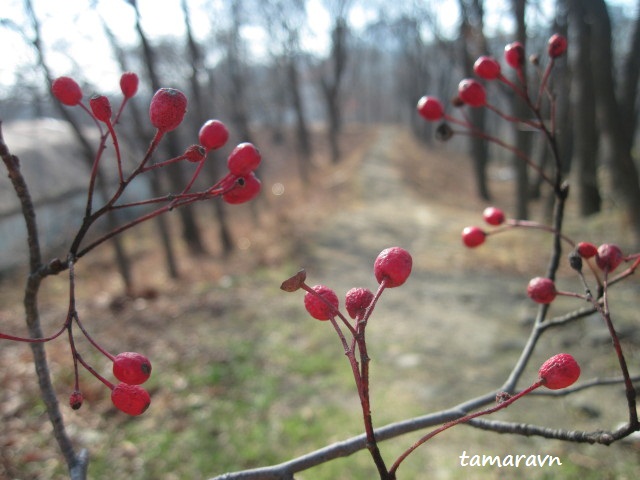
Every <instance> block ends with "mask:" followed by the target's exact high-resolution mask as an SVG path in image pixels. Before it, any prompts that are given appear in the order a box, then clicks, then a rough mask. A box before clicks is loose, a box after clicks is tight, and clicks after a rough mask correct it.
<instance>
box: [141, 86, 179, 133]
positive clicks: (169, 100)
mask: <svg viewBox="0 0 640 480" xmlns="http://www.w3.org/2000/svg"><path fill="white" fill-rule="evenodd" d="M186 112H187V97H185V95H184V94H183V93H182V92H181V91H180V90H176V89H175V88H161V89H160V90H158V91H157V92H156V93H155V94H154V95H153V98H152V99H151V105H150V106H149V118H150V119H151V124H152V125H153V126H154V127H156V128H157V129H158V130H160V131H161V132H169V131H171V130H174V129H175V128H177V127H178V125H180V123H182V119H183V118H184V114H185V113H186Z"/></svg>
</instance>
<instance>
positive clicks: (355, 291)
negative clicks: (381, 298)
mask: <svg viewBox="0 0 640 480" xmlns="http://www.w3.org/2000/svg"><path fill="white" fill-rule="evenodd" d="M372 300H373V293H372V292H371V290H369V289H368V288H352V289H351V290H349V291H348V292H347V295H346V298H345V303H344V305H345V307H346V309H347V313H348V314H349V316H350V317H351V318H353V319H355V318H362V317H363V316H364V312H365V311H366V310H367V307H368V306H369V305H371V301H372Z"/></svg>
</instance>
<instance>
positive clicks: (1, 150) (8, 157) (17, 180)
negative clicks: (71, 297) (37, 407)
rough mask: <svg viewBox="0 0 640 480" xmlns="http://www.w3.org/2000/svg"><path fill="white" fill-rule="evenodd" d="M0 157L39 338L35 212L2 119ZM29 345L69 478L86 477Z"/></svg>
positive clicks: (38, 351)
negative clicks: (23, 240) (23, 231)
mask: <svg viewBox="0 0 640 480" xmlns="http://www.w3.org/2000/svg"><path fill="white" fill-rule="evenodd" d="M0 156H2V161H3V162H4V164H5V166H6V168H7V172H8V173H9V179H10V180H11V185H12V186H13V189H14V191H15V192H16V196H17V197H18V200H19V201H20V205H21V207H22V216H23V217H24V221H25V225H26V228H27V246H28V250H29V268H30V270H29V277H28V278H27V284H26V286H25V292H24V300H23V302H24V308H25V320H26V323H27V328H28V330H29V335H30V336H31V338H42V337H43V336H44V335H43V332H42V327H41V324H40V313H39V311H38V292H39V290H40V283H41V282H42V278H43V276H42V275H41V274H40V273H39V272H40V269H41V267H42V255H41V250H40V243H39V241H38V228H37V224H36V213H35V209H34V207H33V202H32V201H31V195H30V194H29V189H28V188H27V184H26V182H25V180H24V177H23V176H22V172H21V171H20V161H19V160H18V157H16V156H15V155H12V154H11V152H10V151H9V148H8V147H7V145H6V143H5V142H4V137H3V135H2V122H0ZM30 346H31V350H32V352H33V360H34V363H35V367H36V374H37V376H38V384H39V386H40V393H41V396H42V401H43V402H44V404H45V406H46V409H47V414H48V416H49V421H50V422H51V425H52V427H53V434H54V436H55V438H56V441H57V442H58V445H59V446H60V450H61V451H62V455H63V456H64V458H65V461H66V462H67V466H68V468H69V473H70V475H71V478H72V479H74V480H83V479H85V478H86V472H87V463H88V457H87V453H86V451H82V452H80V454H76V452H75V450H74V448H73V445H72V443H71V440H70V438H69V436H68V435H67V432H66V429H65V427H64V423H63V420H62V413H61V412H60V406H59V404H58V399H57V398H56V394H55V391H54V388H53V384H52V383H51V375H50V373H49V364H48V362H47V356H46V352H45V349H44V345H43V344H42V343H31V344H30Z"/></svg>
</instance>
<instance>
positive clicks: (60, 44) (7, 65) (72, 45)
mask: <svg viewBox="0 0 640 480" xmlns="http://www.w3.org/2000/svg"><path fill="white" fill-rule="evenodd" d="M228 1H229V0H189V5H190V8H191V9H192V13H196V14H193V15H192V19H191V20H192V26H193V29H194V32H195V34H196V36H197V37H199V38H204V37H205V35H206V34H207V32H208V31H209V29H210V28H215V23H216V21H219V19H216V18H215V16H212V15H210V12H212V11H219V10H220V7H221V5H222V4H223V2H228ZM325 1H326V0H307V13H308V18H309V19H312V21H311V22H310V27H311V28H310V30H309V31H308V32H306V33H305V35H304V36H303V42H304V44H303V47H304V48H305V49H306V50H308V51H312V52H315V53H318V54H320V55H323V54H326V50H327V49H328V38H329V37H328V31H329V29H330V22H331V19H330V16H329V14H328V13H327V11H326V9H325V7H324V4H325ZM32 2H33V5H34V9H35V11H36V13H37V16H38V18H39V19H40V20H41V23H42V26H43V31H42V36H43V38H44V40H45V44H46V45H48V46H51V47H52V48H49V49H48V60H49V62H50V64H51V66H52V68H53V73H54V75H55V76H58V75H64V74H68V73H69V72H71V71H73V69H74V65H77V66H81V67H82V69H83V71H86V72H91V75H90V78H89V80H90V81H92V82H94V83H100V82H103V83H108V84H111V85H114V84H116V83H117V73H116V70H117V69H116V68H114V64H113V61H112V57H111V49H110V47H109V45H108V44H107V40H106V39H105V38H104V35H103V33H102V26H101V24H100V21H99V18H98V16H97V15H96V12H95V11H94V10H93V9H92V8H91V7H90V3H91V1H90V0H64V2H60V1H51V0H32ZM376 3H377V2H374V3H373V4H376ZM506 3H507V2H506V0H487V16H488V18H487V24H488V25H489V26H493V27H494V28H496V27H499V28H502V29H503V30H507V31H508V30H509V29H510V28H511V26H510V21H511V20H510V18H509V15H507V14H505V12H508V8H507V6H506ZM608 3H609V4H611V5H627V6H629V5H634V6H635V5H636V3H637V2H636V0H609V1H608ZM62 5H64V7H62ZM97 5H98V7H97V10H98V11H99V12H100V14H101V15H103V17H104V18H105V19H106V21H107V22H108V24H109V25H110V27H111V28H112V29H113V30H114V31H115V33H116V35H117V36H118V39H119V41H120V42H122V43H123V44H125V45H134V44H135V43H136V34H135V30H134V21H135V19H134V15H133V10H132V8H131V7H130V6H129V5H128V4H127V3H126V2H125V1H124V0H98V1H97ZM138 5H139V8H140V11H141V17H142V25H143V28H144V30H145V32H146V33H147V34H148V35H149V36H150V37H151V38H154V37H156V38H157V37H158V36H166V35H175V36H176V37H181V36H182V34H183V32H184V26H183V22H182V12H181V10H180V0H163V1H162V2H160V1H158V0H138ZM159 5H161V6H159ZM204 5H207V6H208V8H207V9H205V8H204ZM369 5H372V3H368V2H367V0H360V1H359V2H358V1H356V2H355V4H354V6H353V7H352V9H351V14H350V17H349V21H350V24H351V25H352V27H353V28H354V29H355V30H358V29H360V28H362V27H363V26H364V25H366V24H367V22H369V21H371V20H373V19H375V18H376V12H375V11H374V9H372V8H370V7H369ZM435 5H436V6H437V8H438V9H439V18H440V19H441V22H442V26H443V28H444V29H445V30H446V29H447V28H449V29H452V28H454V27H455V22H456V19H457V8H456V5H457V1H455V0H442V1H437V2H436V3H435ZM544 5H545V6H544V7H543V9H546V10H547V11H548V12H551V11H552V9H553V0H544ZM212 17H213V18H212ZM0 18H8V19H10V20H11V21H13V22H15V23H16V24H18V25H20V26H23V27H24V26H25V25H27V24H26V20H25V17H24V7H23V1H22V0H4V1H3V9H2V10H1V11H0ZM242 34H243V37H244V38H245V39H246V40H247V41H248V44H249V45H251V55H253V56H254V57H255V58H259V57H260V56H264V55H265V54H266V52H267V45H268V41H269V39H268V37H267V35H266V33H265V32H264V31H263V30H262V29H260V28H259V27H256V26H249V27H246V28H245V29H244V30H243V32H242ZM0 45H2V53H1V55H2V61H1V62H0V65H1V66H0V86H6V85H10V84H13V83H15V82H16V78H17V77H16V70H17V67H18V66H20V65H28V64H31V63H32V62H33V58H34V56H33V51H32V49H31V48H30V47H29V46H27V45H26V43H25V40H24V39H23V38H22V37H21V36H20V35H19V34H18V33H17V32H15V31H14V30H12V29H10V28H0Z"/></svg>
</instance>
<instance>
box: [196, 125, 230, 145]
mask: <svg viewBox="0 0 640 480" xmlns="http://www.w3.org/2000/svg"><path fill="white" fill-rule="evenodd" d="M198 139H199V141H200V145H202V146H203V147H204V148H206V149H207V150H215V149H216V148H220V147H222V146H223V145H224V144H225V143H227V140H228V139H229V131H228V130H227V127H226V126H225V124H224V123H222V122H221V121H220V120H207V121H206V122H205V124H204V125H202V127H201V128H200V132H199V133H198Z"/></svg>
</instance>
